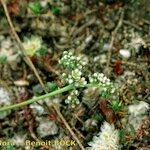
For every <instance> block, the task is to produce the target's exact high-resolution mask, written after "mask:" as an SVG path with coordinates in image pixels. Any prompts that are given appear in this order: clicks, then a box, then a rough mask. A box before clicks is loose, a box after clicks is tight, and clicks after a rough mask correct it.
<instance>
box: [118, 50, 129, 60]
mask: <svg viewBox="0 0 150 150" xmlns="http://www.w3.org/2000/svg"><path fill="white" fill-rule="evenodd" d="M119 53H120V55H121V56H123V57H124V58H129V57H130V56H131V53H130V51H129V50H126V49H120V51H119Z"/></svg>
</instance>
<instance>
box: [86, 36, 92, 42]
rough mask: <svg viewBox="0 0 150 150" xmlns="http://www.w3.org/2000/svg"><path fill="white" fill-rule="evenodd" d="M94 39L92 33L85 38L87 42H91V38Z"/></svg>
mask: <svg viewBox="0 0 150 150" xmlns="http://www.w3.org/2000/svg"><path fill="white" fill-rule="evenodd" d="M92 39H93V36H92V35H89V36H88V37H87V38H86V39H85V43H87V44H88V43H89V42H91V40H92Z"/></svg>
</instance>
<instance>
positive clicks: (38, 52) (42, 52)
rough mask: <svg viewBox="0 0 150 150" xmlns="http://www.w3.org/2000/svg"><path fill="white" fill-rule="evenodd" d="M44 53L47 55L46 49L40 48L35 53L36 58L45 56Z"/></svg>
mask: <svg viewBox="0 0 150 150" xmlns="http://www.w3.org/2000/svg"><path fill="white" fill-rule="evenodd" d="M46 53H47V49H46V48H44V47H41V48H40V49H39V50H38V51H37V52H36V54H37V56H45V55H46Z"/></svg>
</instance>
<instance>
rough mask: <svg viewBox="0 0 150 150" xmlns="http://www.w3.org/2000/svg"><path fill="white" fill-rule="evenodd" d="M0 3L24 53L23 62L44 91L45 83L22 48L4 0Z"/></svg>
mask: <svg viewBox="0 0 150 150" xmlns="http://www.w3.org/2000/svg"><path fill="white" fill-rule="evenodd" d="M1 3H2V6H3V8H4V12H5V15H6V18H7V20H8V23H9V26H10V28H11V31H12V34H13V35H14V38H15V39H16V41H17V42H18V45H19V47H20V51H21V52H22V54H23V55H24V60H25V62H26V63H27V64H28V65H29V67H30V68H31V69H32V70H33V72H34V74H35V76H36V77H37V79H38V80H39V82H40V84H41V86H42V87H43V89H44V90H45V92H46V88H45V85H44V83H43V81H42V79H41V77H40V76H39V74H38V72H37V70H36V68H35V66H34V65H33V63H32V61H31V60H30V58H29V57H28V55H27V53H26V50H25V49H24V46H23V45H22V42H21V40H20V38H19V36H18V34H17V33H16V30H15V28H14V26H13V23H12V21H11V18H10V15H9V13H8V9H7V6H6V3H5V1H4V0H1Z"/></svg>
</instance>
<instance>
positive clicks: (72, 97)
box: [65, 90, 80, 108]
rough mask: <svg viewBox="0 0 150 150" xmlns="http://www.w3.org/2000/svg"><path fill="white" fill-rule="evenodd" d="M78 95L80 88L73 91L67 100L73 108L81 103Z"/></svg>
mask: <svg viewBox="0 0 150 150" xmlns="http://www.w3.org/2000/svg"><path fill="white" fill-rule="evenodd" d="M78 95H79V92H78V90H73V91H71V93H70V95H69V96H68V97H67V99H66V100H65V103H66V104H69V105H70V106H71V107H72V108H75V106H76V105H78V104H79V103H80V101H79V99H78Z"/></svg>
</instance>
